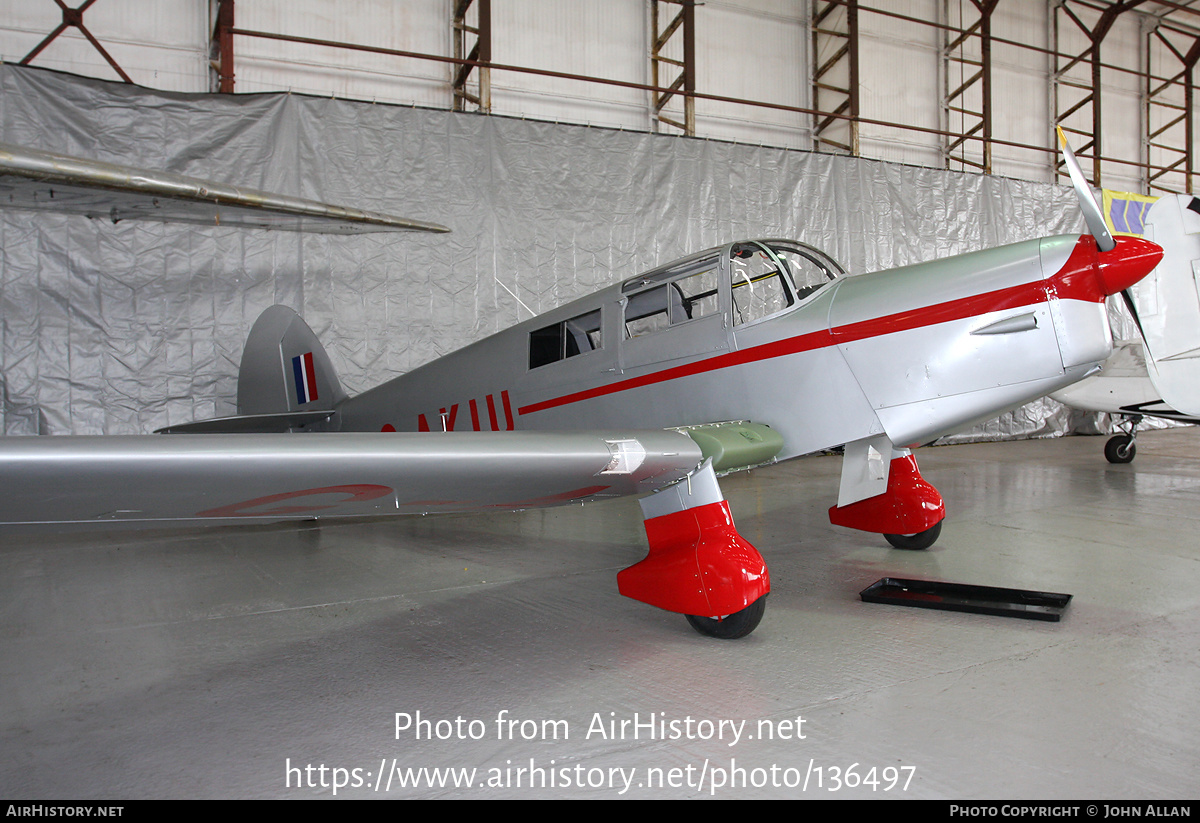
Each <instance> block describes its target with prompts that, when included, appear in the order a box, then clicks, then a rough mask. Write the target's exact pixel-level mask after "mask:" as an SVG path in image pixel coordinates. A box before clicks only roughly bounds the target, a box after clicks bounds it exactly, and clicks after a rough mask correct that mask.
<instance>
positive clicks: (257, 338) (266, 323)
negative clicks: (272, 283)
mask: <svg viewBox="0 0 1200 823" xmlns="http://www.w3.org/2000/svg"><path fill="white" fill-rule="evenodd" d="M345 397H346V393H345V392H344V391H343V390H342V385H341V383H340V382H339V381H338V378H337V373H336V372H335V371H334V369H333V363H332V362H330V360H329V355H328V354H326V353H325V349H324V348H323V347H322V346H321V342H320V341H319V340H318V339H317V336H316V335H315V334H314V333H313V330H312V329H310V328H309V327H308V324H307V323H305V322H304V320H302V319H301V318H300V315H298V314H296V313H295V312H294V311H292V310H291V309H289V308H288V307H286V306H271V307H270V308H269V309H267V310H266V311H264V312H263V313H262V314H261V315H259V318H258V320H256V321H255V322H254V326H253V328H251V329H250V336H249V337H247V338H246V348H245V350H244V351H243V352H242V366H241V369H240V370H239V371H238V394H237V406H238V414H239V415H278V414H287V413H289V412H310V411H327V410H329V409H332V408H333V407H334V406H335V405H336V404H337V403H338V402H340V401H341V400H343V399H345Z"/></svg>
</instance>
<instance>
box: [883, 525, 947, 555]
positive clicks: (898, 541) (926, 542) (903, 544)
mask: <svg viewBox="0 0 1200 823" xmlns="http://www.w3.org/2000/svg"><path fill="white" fill-rule="evenodd" d="M941 533H942V521H941V520H939V521H938V522H936V523H934V524H933V525H932V526H930V527H929V528H928V529H926V530H925V531H922V532H917V533H916V534H885V535H884V538H885V539H886V540H887V542H889V543H891V544H892V545H893V546H895V547H896V548H897V549H907V550H909V551H920V550H921V549H928V548H929V547H930V546H932V545H933V544H934V543H936V542H937V539H938V535H940V534H941Z"/></svg>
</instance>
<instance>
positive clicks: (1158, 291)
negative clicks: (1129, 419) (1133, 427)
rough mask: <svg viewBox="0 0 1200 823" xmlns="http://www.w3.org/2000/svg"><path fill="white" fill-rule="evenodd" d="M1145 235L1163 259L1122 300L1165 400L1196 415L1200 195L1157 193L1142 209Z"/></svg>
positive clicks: (1199, 404)
mask: <svg viewBox="0 0 1200 823" xmlns="http://www.w3.org/2000/svg"><path fill="white" fill-rule="evenodd" d="M1145 236H1146V238H1147V239H1148V240H1153V241H1154V242H1155V243H1158V244H1159V245H1160V246H1162V248H1163V258H1162V262H1161V263H1159V264H1158V267H1157V268H1156V269H1155V270H1154V271H1153V272H1152V273H1151V274H1150V275H1149V276H1148V277H1146V278H1145V279H1144V280H1142V281H1141V282H1140V283H1138V284H1137V285H1135V286H1133V288H1132V289H1131V291H1132V299H1130V297H1129V296H1127V300H1129V304H1130V308H1131V309H1132V310H1133V314H1134V318H1135V320H1136V321H1137V323H1138V328H1139V329H1140V330H1141V333H1142V337H1143V339H1144V340H1145V342H1146V366H1147V370H1148V371H1149V373H1150V380H1151V382H1152V383H1153V384H1154V387H1155V388H1156V389H1157V390H1158V393H1159V395H1160V396H1161V397H1162V399H1163V401H1165V402H1166V403H1167V405H1169V406H1171V407H1172V408H1174V409H1175V410H1177V411H1179V412H1184V413H1186V414H1190V415H1200V197H1194V196H1192V195H1190V194H1183V195H1169V196H1167V197H1163V198H1160V199H1159V200H1158V201H1157V202H1156V203H1155V204H1154V205H1153V206H1151V207H1150V210H1149V212H1148V213H1147V215H1146V235H1145Z"/></svg>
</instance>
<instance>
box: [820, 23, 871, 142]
mask: <svg viewBox="0 0 1200 823" xmlns="http://www.w3.org/2000/svg"><path fill="white" fill-rule="evenodd" d="M809 21H810V23H809V26H810V28H811V30H812V69H811V70H812V104H813V108H814V109H817V110H818V111H819V112H828V113H829V114H828V115H827V116H824V117H822V116H820V115H817V116H815V117H814V118H813V150H814V151H829V150H831V149H832V150H833V151H837V152H845V153H848V154H853V155H857V154H859V148H860V146H859V126H860V122H861V121H860V120H859V105H858V104H859V94H858V92H859V77H858V0H812V6H811V7H810V15H809Z"/></svg>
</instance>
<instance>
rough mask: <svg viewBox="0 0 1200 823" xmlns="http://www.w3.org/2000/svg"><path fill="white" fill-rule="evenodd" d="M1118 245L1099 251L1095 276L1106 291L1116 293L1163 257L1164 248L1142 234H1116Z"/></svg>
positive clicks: (1125, 287) (1137, 279) (1147, 272)
mask: <svg viewBox="0 0 1200 823" xmlns="http://www.w3.org/2000/svg"><path fill="white" fill-rule="evenodd" d="M1114 239H1115V240H1116V241H1117V247H1116V248H1115V249H1111V250H1110V251H1106V252H1101V253H1100V254H1099V255H1098V257H1099V260H1098V261H1097V270H1096V277H1097V278H1098V279H1099V281H1100V288H1101V290H1103V292H1104V293H1105V294H1116V293H1117V292H1119V291H1124V290H1125V289H1127V288H1129V287H1130V286H1132V285H1133V284H1134V283H1136V282H1137V281H1139V280H1141V279H1142V278H1143V277H1145V276H1146V275H1147V274H1149V273H1150V272H1151V271H1153V269H1154V267H1155V266H1157V265H1158V261H1159V260H1162V256H1163V250H1162V247H1160V246H1159V245H1158V244H1157V243H1151V242H1150V241H1149V240H1143V239H1142V238H1141V237H1116V238H1114Z"/></svg>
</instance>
